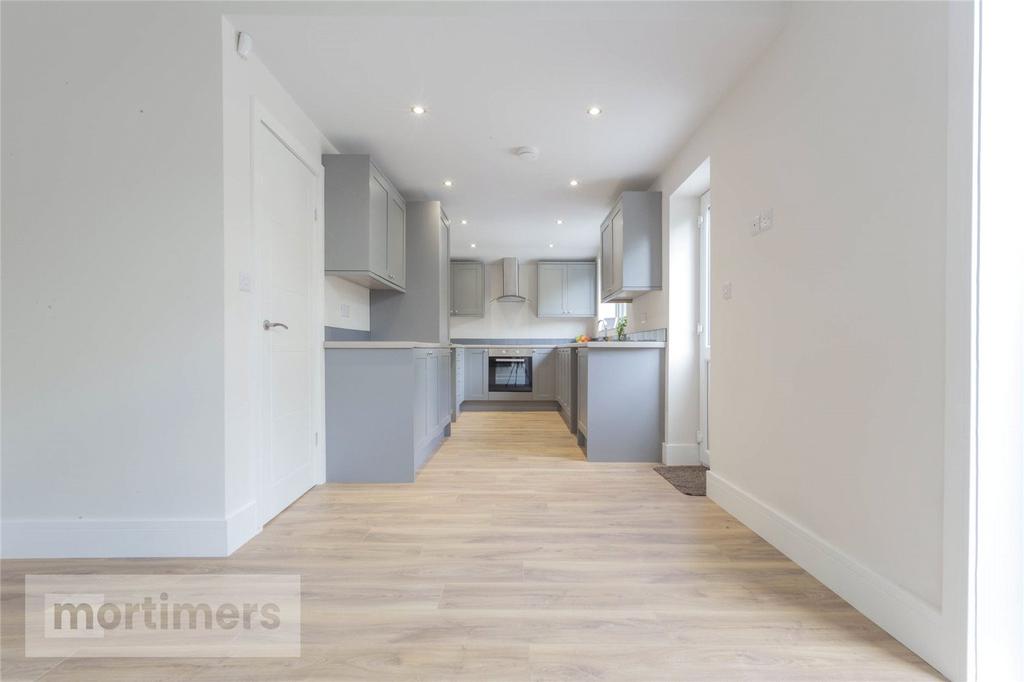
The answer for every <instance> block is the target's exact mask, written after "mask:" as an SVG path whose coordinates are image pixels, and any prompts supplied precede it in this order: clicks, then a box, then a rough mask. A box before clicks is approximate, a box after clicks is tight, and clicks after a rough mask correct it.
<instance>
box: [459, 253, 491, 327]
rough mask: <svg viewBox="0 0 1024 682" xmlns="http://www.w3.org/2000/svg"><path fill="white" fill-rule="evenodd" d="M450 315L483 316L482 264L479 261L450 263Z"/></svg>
mask: <svg viewBox="0 0 1024 682" xmlns="http://www.w3.org/2000/svg"><path fill="white" fill-rule="evenodd" d="M451 314H452V315H453V316H455V317H483V316H484V264H483V263H481V262H480V261H459V260H457V261H452V262H451Z"/></svg>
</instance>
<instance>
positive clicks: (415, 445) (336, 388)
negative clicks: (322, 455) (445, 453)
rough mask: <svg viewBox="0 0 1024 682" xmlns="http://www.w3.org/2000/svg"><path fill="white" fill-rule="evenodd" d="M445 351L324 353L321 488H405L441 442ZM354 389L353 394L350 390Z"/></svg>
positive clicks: (444, 412)
mask: <svg viewBox="0 0 1024 682" xmlns="http://www.w3.org/2000/svg"><path fill="white" fill-rule="evenodd" d="M449 353H450V351H449V350H447V349H434V350H427V349H415V350H413V349H327V350H326V351H325V353H324V355H325V369H326V385H325V393H326V423H327V434H326V441H325V445H326V450H327V480H328V481H331V482H340V483H408V482H412V481H413V480H414V479H415V475H416V472H417V471H418V470H419V469H420V468H421V467H422V466H423V464H424V463H426V461H427V460H428V459H430V457H431V455H432V454H433V453H434V451H435V450H436V449H437V447H438V446H439V445H440V444H441V442H442V441H443V440H444V437H445V435H446V433H445V432H446V430H447V428H446V427H447V426H448V423H449V422H450V420H451V415H450V414H449V413H448V411H447V410H448V407H447V406H448V405H449V404H450V402H449V400H450V399H449V398H448V396H447V394H446V392H447V391H449V390H450V383H449V379H448V375H447V372H448V371H449V368H448V362H449V357H448V356H449ZM354 386H356V387H358V390H355V389H353V387H354Z"/></svg>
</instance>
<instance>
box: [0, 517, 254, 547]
mask: <svg viewBox="0 0 1024 682" xmlns="http://www.w3.org/2000/svg"><path fill="white" fill-rule="evenodd" d="M259 531H260V527H259V525H258V524H257V523H256V505H255V504H254V503H251V504H247V505H245V506H243V507H241V508H240V509H238V510H236V511H235V512H233V513H232V514H231V515H230V516H229V517H227V518H205V519H77V520H65V519H54V520H50V519H32V520H11V521H4V522H3V546H2V556H3V558H4V559H88V558H93V559H102V558H144V557H223V556H228V555H229V554H231V553H232V552H234V551H235V550H236V549H238V547H240V546H242V545H243V544H245V543H246V542H247V541H248V540H250V539H251V538H252V537H253V536H255V535H256V534H257V533H259Z"/></svg>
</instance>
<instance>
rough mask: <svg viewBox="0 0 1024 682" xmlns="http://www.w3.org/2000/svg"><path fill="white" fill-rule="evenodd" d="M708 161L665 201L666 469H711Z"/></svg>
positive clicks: (691, 173) (705, 160)
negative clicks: (666, 270) (666, 213)
mask: <svg viewBox="0 0 1024 682" xmlns="http://www.w3.org/2000/svg"><path fill="white" fill-rule="evenodd" d="M710 190H711V159H710V158H706V159H704V161H702V162H701V163H700V164H699V165H698V166H697V167H696V168H694V169H693V170H692V171H691V172H690V174H689V176H687V177H686V179H685V180H683V181H682V182H681V183H680V184H679V186H678V187H677V188H676V190H675V191H674V192H672V194H671V195H670V196H669V202H668V204H669V205H668V220H669V233H668V249H669V267H668V289H669V300H668V309H669V311H668V312H669V319H668V348H667V354H666V358H667V376H666V381H665V443H664V446H663V453H662V461H663V462H664V463H665V464H667V465H690V466H697V465H701V464H703V465H705V466H709V465H710V461H711V459H710V454H709V452H708V451H709V449H710V448H709V447H708V445H709V443H710V439H709V438H708V432H709V424H710V418H709V415H710V410H709V409H708V397H709V395H710V357H711V355H710V352H711V350H710V339H711V335H710V330H711V325H710V320H711V306H710V302H711V297H710V293H709V292H710V262H711V260H710V244H711V242H710V236H709V235H710V205H711V204H710V202H711V193H710Z"/></svg>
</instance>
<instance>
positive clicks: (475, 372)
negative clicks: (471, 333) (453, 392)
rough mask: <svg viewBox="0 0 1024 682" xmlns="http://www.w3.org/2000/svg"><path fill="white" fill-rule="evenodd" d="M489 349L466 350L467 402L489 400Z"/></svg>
mask: <svg viewBox="0 0 1024 682" xmlns="http://www.w3.org/2000/svg"><path fill="white" fill-rule="evenodd" d="M487 357H488V353H487V349H486V348H467V349H466V389H465V390H466V400H487V398H488V393H489V392H488V390H487Z"/></svg>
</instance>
